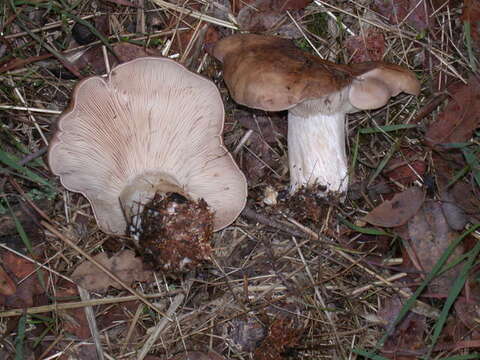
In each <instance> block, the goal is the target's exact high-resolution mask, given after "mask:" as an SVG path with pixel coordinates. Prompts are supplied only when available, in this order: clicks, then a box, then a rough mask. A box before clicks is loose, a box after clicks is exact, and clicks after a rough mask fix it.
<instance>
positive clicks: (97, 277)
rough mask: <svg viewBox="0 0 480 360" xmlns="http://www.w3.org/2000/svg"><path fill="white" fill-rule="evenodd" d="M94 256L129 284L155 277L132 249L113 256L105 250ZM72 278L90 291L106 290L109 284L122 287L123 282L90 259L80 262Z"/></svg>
mask: <svg viewBox="0 0 480 360" xmlns="http://www.w3.org/2000/svg"><path fill="white" fill-rule="evenodd" d="M93 258H94V259H95V260H96V261H97V262H99V263H100V264H102V265H103V266H105V267H106V268H107V269H108V270H110V272H111V273H113V274H114V275H116V276H117V277H118V278H120V279H121V280H122V281H123V282H124V283H126V284H128V285H130V284H131V283H132V282H134V281H150V280H151V279H152V278H153V272H152V271H149V270H145V269H144V268H143V263H142V259H141V258H139V257H135V253H134V252H133V251H131V250H124V251H122V252H120V253H119V254H117V255H115V256H112V257H111V258H108V255H107V254H106V253H104V252H103V253H100V254H97V255H95V256H94V257H93ZM72 279H73V280H74V281H75V282H76V283H77V284H78V285H79V286H81V287H83V288H85V289H86V290H90V291H98V290H105V289H107V288H108V287H109V286H112V287H114V288H117V289H122V285H121V284H119V283H117V282H116V281H115V280H113V279H111V278H110V277H109V276H108V275H107V274H105V273H104V272H103V271H101V270H100V269H99V268H98V267H97V266H95V265H94V264H92V263H90V261H85V262H83V263H82V264H80V265H79V266H78V267H77V268H76V269H75V271H74V272H73V274H72Z"/></svg>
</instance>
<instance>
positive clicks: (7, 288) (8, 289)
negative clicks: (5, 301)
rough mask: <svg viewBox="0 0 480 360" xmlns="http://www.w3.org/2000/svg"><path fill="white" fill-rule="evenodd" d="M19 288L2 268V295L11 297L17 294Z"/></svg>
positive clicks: (0, 287) (0, 270) (0, 275)
mask: <svg viewBox="0 0 480 360" xmlns="http://www.w3.org/2000/svg"><path fill="white" fill-rule="evenodd" d="M16 291H17V286H16V285H15V283H14V282H13V280H12V279H11V278H10V276H8V274H7V273H6V272H5V270H3V267H1V266H0V294H2V295H6V296H10V295H13V294H15V292H16Z"/></svg>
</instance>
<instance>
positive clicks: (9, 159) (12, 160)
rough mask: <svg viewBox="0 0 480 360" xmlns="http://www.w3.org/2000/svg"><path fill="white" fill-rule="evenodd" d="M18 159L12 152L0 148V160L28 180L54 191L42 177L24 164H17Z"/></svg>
mask: <svg viewBox="0 0 480 360" xmlns="http://www.w3.org/2000/svg"><path fill="white" fill-rule="evenodd" d="M18 161H19V160H18V159H17V158H16V157H14V156H13V155H12V154H9V153H7V152H5V151H3V150H0V162H1V163H3V164H5V165H6V166H8V167H9V168H12V169H14V170H16V171H18V172H19V173H21V174H22V175H24V176H26V177H27V178H28V179H29V180H30V181H32V182H34V183H37V184H39V185H42V186H46V187H48V188H49V190H50V191H54V187H53V186H52V185H51V184H50V183H49V182H48V181H47V180H45V179H44V178H42V177H41V176H39V175H37V174H36V173H34V172H33V171H31V170H30V169H28V168H26V167H25V166H21V165H19V164H18Z"/></svg>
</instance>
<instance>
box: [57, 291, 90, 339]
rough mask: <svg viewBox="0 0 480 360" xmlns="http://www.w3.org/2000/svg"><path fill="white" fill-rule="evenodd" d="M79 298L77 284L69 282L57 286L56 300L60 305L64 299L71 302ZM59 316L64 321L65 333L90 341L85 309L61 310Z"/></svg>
mask: <svg viewBox="0 0 480 360" xmlns="http://www.w3.org/2000/svg"><path fill="white" fill-rule="evenodd" d="M77 297H79V294H78V289H77V286H75V284H72V283H70V282H68V283H65V284H62V285H60V284H58V285H57V286H56V292H55V298H56V301H57V302H58V303H61V302H62V301H63V299H68V300H65V301H71V299H72V298H77ZM58 316H59V317H60V318H61V319H62V320H63V324H62V329H63V330H64V331H66V332H68V333H71V334H73V335H75V336H76V337H78V338H79V339H83V340H86V339H89V338H90V337H91V336H92V334H91V332H90V328H89V326H88V320H87V316H86V315H85V309H84V308H76V309H66V310H61V311H58Z"/></svg>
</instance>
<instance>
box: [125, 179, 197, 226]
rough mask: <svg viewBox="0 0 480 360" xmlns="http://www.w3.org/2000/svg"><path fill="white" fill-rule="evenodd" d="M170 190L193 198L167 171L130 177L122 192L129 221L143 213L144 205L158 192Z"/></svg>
mask: <svg viewBox="0 0 480 360" xmlns="http://www.w3.org/2000/svg"><path fill="white" fill-rule="evenodd" d="M168 192H170V193H177V194H180V195H182V196H183V197H185V198H187V199H191V196H190V195H189V194H187V193H186V192H185V189H183V188H182V186H181V185H180V184H179V182H178V181H177V180H176V179H175V178H174V177H173V176H171V175H169V174H167V173H165V172H146V173H143V174H140V175H138V176H135V177H134V178H132V179H130V180H129V181H128V183H127V185H126V186H125V187H124V188H123V190H122V192H121V193H120V203H121V205H122V208H123V211H124V212H125V217H126V219H127V222H129V221H131V220H132V217H133V216H135V215H137V214H139V213H141V212H142V210H143V205H145V204H146V203H147V202H149V201H150V200H152V199H153V197H154V196H155V194H156V193H164V194H165V193H168Z"/></svg>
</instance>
